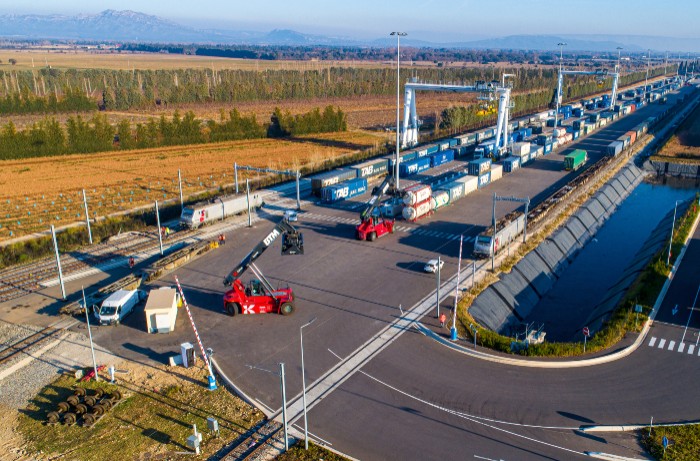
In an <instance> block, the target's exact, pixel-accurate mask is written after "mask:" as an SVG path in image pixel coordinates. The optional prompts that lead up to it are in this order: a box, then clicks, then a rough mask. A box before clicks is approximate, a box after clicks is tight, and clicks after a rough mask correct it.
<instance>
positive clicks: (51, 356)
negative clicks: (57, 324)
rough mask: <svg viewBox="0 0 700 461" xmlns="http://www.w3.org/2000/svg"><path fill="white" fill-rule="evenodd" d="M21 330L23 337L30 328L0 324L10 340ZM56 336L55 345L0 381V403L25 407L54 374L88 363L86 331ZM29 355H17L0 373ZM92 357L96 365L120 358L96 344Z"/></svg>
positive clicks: (3, 335) (16, 407)
mask: <svg viewBox="0 0 700 461" xmlns="http://www.w3.org/2000/svg"><path fill="white" fill-rule="evenodd" d="M22 329H24V336H26V335H29V334H31V332H33V331H34V330H32V329H31V328H30V327H26V328H25V327H18V326H16V325H10V326H7V325H2V326H0V338H3V339H4V338H9V341H10V342H15V341H17V340H18V339H21V338H22V337H23V336H18V335H19V334H20V333H21V330H22ZM83 329H84V328H83ZM64 335H65V336H64ZM12 338H17V339H12ZM58 338H62V339H61V341H60V343H59V344H58V345H56V346H55V347H53V348H52V349H50V350H48V351H47V352H45V353H44V354H43V355H41V356H40V357H36V356H34V357H35V359H34V360H33V361H32V362H31V363H29V364H28V365H27V366H25V367H24V368H21V369H19V370H17V371H16V372H15V373H13V374H12V375H11V376H8V377H7V378H5V379H3V380H2V381H0V405H3V406H4V407H7V408H12V409H16V410H19V409H22V408H25V407H26V406H27V404H28V403H29V402H30V401H31V399H32V398H34V396H35V395H37V393H38V392H39V391H40V390H41V389H42V388H43V387H44V386H46V385H47V384H50V383H51V382H52V381H53V380H54V379H55V378H56V377H57V375H58V374H60V373H63V372H65V371H71V372H72V371H75V370H77V369H80V368H84V367H89V366H91V365H92V354H91V352H90V341H89V339H88V337H87V335H86V334H83V333H82V332H69V333H64V334H63V335H62V334H60V333H59V334H58V336H57V339H58ZM53 341H55V340H53ZM50 342H51V341H50ZM46 344H47V343H44V344H42V347H43V346H46ZM29 355H32V351H28V352H27V353H24V352H23V353H21V354H18V356H19V357H18V358H17V359H14V360H12V361H11V362H10V363H6V364H3V366H2V367H1V368H0V372H1V371H3V370H4V369H6V368H7V367H9V366H12V364H14V363H16V362H17V361H19V360H22V359H24V358H26V357H27V356H29ZM95 358H96V360H97V364H98V365H101V364H104V365H108V366H109V365H112V364H114V365H116V364H117V363H118V362H120V361H121V359H119V358H117V357H116V356H114V355H112V354H111V353H110V352H109V351H107V350H106V349H104V348H102V347H100V346H98V345H95Z"/></svg>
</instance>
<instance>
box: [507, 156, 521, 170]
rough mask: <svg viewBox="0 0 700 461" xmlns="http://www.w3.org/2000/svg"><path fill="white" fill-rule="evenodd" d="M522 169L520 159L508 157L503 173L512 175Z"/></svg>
mask: <svg viewBox="0 0 700 461" xmlns="http://www.w3.org/2000/svg"><path fill="white" fill-rule="evenodd" d="M519 168H520V157H519V156H518V157H508V158H506V159H504V160H503V172H504V173H512V172H514V171H515V170H518V169H519Z"/></svg>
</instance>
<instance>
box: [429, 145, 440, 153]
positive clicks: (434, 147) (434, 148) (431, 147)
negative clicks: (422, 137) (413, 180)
mask: <svg viewBox="0 0 700 461" xmlns="http://www.w3.org/2000/svg"><path fill="white" fill-rule="evenodd" d="M439 150H440V146H439V145H438V144H431V145H429V146H428V155H430V154H434V153H435V152H437V151H439Z"/></svg>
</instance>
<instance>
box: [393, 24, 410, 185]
mask: <svg viewBox="0 0 700 461" xmlns="http://www.w3.org/2000/svg"><path fill="white" fill-rule="evenodd" d="M389 35H396V167H395V172H394V178H395V181H394V183H395V184H394V188H395V189H396V190H400V187H399V123H400V120H399V91H400V88H401V66H400V60H401V37H405V36H406V35H408V34H407V33H406V32H392V33H390V34H389Z"/></svg>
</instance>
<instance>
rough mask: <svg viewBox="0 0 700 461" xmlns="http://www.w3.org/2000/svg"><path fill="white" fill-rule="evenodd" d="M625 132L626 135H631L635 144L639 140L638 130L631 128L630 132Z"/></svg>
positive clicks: (631, 141)
mask: <svg viewBox="0 0 700 461" xmlns="http://www.w3.org/2000/svg"><path fill="white" fill-rule="evenodd" d="M625 134H626V135H629V137H630V144H634V143H635V141H637V132H636V131H633V130H630V131H628V132H627V133H625Z"/></svg>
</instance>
